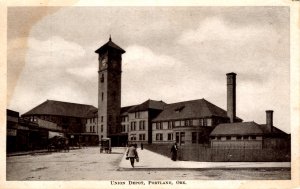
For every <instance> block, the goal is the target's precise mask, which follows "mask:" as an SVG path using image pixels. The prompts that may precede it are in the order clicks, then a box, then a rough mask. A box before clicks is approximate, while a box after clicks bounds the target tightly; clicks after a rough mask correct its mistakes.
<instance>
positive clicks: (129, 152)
mask: <svg viewBox="0 0 300 189" xmlns="http://www.w3.org/2000/svg"><path fill="white" fill-rule="evenodd" d="M128 158H129V160H130V164H131V167H133V168H134V160H135V158H139V156H138V153H137V151H136V148H135V145H133V144H132V145H130V147H129V148H128V150H127V153H126V159H128Z"/></svg>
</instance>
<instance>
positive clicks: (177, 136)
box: [176, 132, 179, 143]
mask: <svg viewBox="0 0 300 189" xmlns="http://www.w3.org/2000/svg"><path fill="white" fill-rule="evenodd" d="M176 143H179V132H176Z"/></svg>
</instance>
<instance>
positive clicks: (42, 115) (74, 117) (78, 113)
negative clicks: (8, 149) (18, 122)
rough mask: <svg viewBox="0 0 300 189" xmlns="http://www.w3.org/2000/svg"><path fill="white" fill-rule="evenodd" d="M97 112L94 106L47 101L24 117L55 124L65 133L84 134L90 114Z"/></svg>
mask: <svg viewBox="0 0 300 189" xmlns="http://www.w3.org/2000/svg"><path fill="white" fill-rule="evenodd" d="M93 110H95V111H96V110H97V108H95V107H94V106H91V105H86V104H76V103H70V102H62V101H54V100H47V101H45V102H43V103H42V104H40V105H38V106H36V107H35V108H33V109H31V110H30V111H28V112H26V113H25V114H23V115H22V117H23V118H26V119H29V120H31V121H33V122H34V121H36V120H37V119H41V120H45V121H50V122H54V123H56V124H57V125H59V126H60V127H62V129H63V131H64V133H83V132H85V130H86V118H87V115H88V113H90V112H91V111H93Z"/></svg>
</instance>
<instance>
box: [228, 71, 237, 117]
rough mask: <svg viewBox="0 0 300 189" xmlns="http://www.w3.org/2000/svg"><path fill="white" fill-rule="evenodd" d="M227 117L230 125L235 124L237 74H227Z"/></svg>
mask: <svg viewBox="0 0 300 189" xmlns="http://www.w3.org/2000/svg"><path fill="white" fill-rule="evenodd" d="M226 76H227V116H228V117H229V118H230V123H233V122H234V120H235V117H236V73H233V72H232V73H227V74H226Z"/></svg>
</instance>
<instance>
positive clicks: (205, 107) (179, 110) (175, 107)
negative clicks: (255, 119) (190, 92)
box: [153, 99, 239, 121]
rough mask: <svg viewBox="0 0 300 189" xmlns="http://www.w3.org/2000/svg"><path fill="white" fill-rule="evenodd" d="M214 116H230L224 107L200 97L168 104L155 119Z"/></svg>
mask: <svg viewBox="0 0 300 189" xmlns="http://www.w3.org/2000/svg"><path fill="white" fill-rule="evenodd" d="M212 116H217V117H224V118H228V117H227V113H226V111H225V110H223V109H222V108H220V107H218V106H216V105H214V104H212V103H210V102H208V101H207V100H205V99H198V100H191V101H185V102H178V103H173V104H167V105H166V106H165V107H164V110H163V111H162V112H161V113H160V114H159V115H158V116H157V117H156V118H155V119H154V120H153V121H164V120H174V119H189V118H201V117H212ZM238 119H239V118H238Z"/></svg>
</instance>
